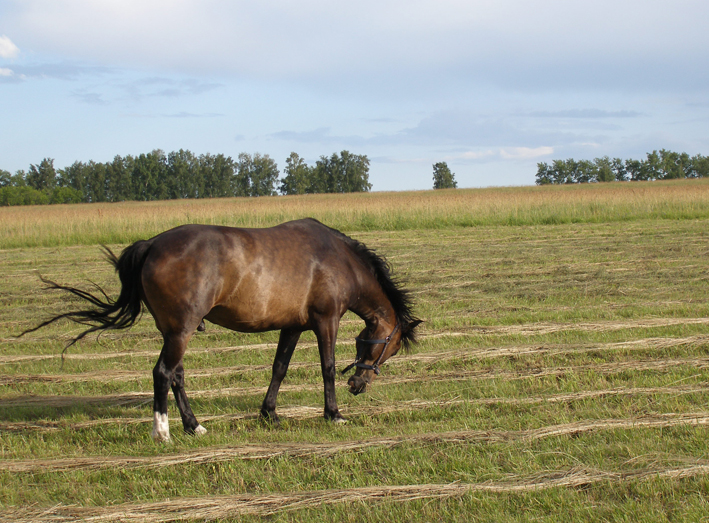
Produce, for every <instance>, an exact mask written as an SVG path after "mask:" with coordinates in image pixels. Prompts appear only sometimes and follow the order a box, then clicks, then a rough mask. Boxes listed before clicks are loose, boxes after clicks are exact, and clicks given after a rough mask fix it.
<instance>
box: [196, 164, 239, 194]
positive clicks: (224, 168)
mask: <svg viewBox="0 0 709 523" xmlns="http://www.w3.org/2000/svg"><path fill="white" fill-rule="evenodd" d="M199 165H200V173H201V180H202V182H201V183H202V184H203V186H202V187H203V188H202V193H201V197H202V198H221V197H225V196H236V195H237V194H236V189H235V183H236V180H235V178H236V176H235V173H236V165H235V163H234V160H233V159H232V158H231V156H224V155H223V154H217V155H213V154H203V155H202V156H200V157H199Z"/></svg>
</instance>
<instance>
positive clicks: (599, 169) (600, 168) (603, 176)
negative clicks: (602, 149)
mask: <svg viewBox="0 0 709 523" xmlns="http://www.w3.org/2000/svg"><path fill="white" fill-rule="evenodd" d="M593 163H594V166H595V168H596V181H598V182H613V181H615V173H614V172H613V164H612V162H611V159H610V158H608V156H604V157H603V158H596V159H595V160H593Z"/></svg>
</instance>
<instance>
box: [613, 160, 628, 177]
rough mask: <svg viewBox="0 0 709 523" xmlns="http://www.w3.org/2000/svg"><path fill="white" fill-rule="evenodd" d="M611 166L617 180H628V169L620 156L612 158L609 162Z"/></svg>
mask: <svg viewBox="0 0 709 523" xmlns="http://www.w3.org/2000/svg"><path fill="white" fill-rule="evenodd" d="M611 167H612V169H613V174H614V175H615V179H616V181H617V182H626V181H628V171H627V170H626V168H625V163H624V162H623V160H622V159H620V158H613V160H612V162H611Z"/></svg>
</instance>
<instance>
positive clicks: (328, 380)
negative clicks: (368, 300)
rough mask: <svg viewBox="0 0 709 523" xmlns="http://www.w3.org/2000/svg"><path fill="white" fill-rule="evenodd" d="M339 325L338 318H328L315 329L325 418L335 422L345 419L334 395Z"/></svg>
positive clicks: (342, 421)
mask: <svg viewBox="0 0 709 523" xmlns="http://www.w3.org/2000/svg"><path fill="white" fill-rule="evenodd" d="M339 326H340V320H339V318H334V319H328V320H325V321H322V322H320V323H319V324H318V325H317V327H316V328H315V329H314V330H315V336H316V337H317V339H318V350H319V351H320V367H321V369H322V378H323V384H324V386H325V419H328V420H332V421H334V422H335V423H344V422H345V421H346V420H345V418H343V417H342V414H340V411H339V409H338V408H337V397H336V395H335V376H336V375H337V370H336V369H335V341H336V340H337V329H338V327H339Z"/></svg>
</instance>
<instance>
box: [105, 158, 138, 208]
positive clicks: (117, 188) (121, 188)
mask: <svg viewBox="0 0 709 523" xmlns="http://www.w3.org/2000/svg"><path fill="white" fill-rule="evenodd" d="M133 161H134V160H133V157H132V156H130V155H129V156H126V157H125V158H122V157H121V156H118V155H116V156H115V157H114V158H113V161H112V162H111V163H107V164H106V199H107V200H108V201H109V202H125V201H131V200H135V188H134V186H133V177H132V176H131V175H132V172H133Z"/></svg>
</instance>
